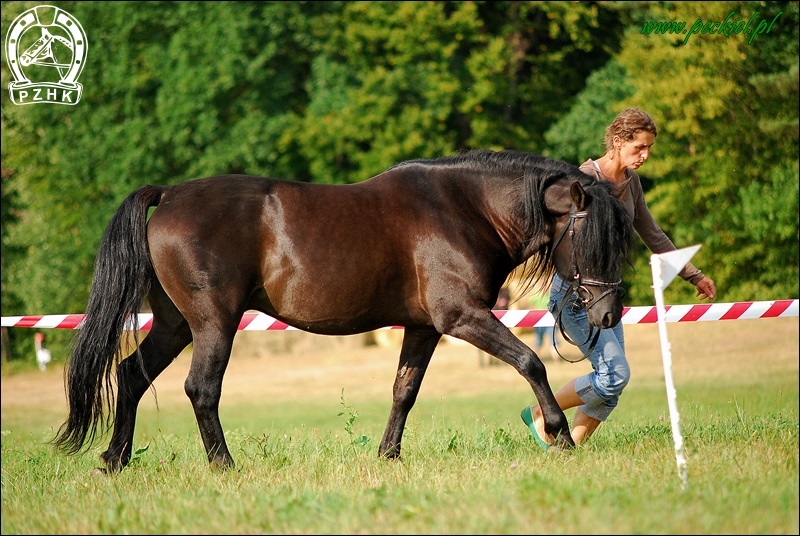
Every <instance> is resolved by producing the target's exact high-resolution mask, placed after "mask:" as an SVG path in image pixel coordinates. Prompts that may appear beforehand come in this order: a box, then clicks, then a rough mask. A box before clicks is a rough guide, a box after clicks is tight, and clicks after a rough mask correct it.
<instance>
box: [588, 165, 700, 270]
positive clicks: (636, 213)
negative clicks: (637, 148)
mask: <svg viewBox="0 0 800 536" xmlns="http://www.w3.org/2000/svg"><path fill="white" fill-rule="evenodd" d="M580 170H581V171H583V172H584V173H586V174H587V175H589V176H592V177H594V178H596V179H597V180H608V179H606V178H605V176H604V175H602V174H601V172H600V169H599V168H598V166H597V165H596V164H595V162H594V160H592V159H591V158H590V159H589V160H587V161H586V162H584V163H583V164H581V165H580ZM625 178H626V181H627V183H628V185H627V186H626V188H625V190H623V192H624V193H623V194H622V195H621V196H620V198H621V199H622V203H623V204H624V205H625V209H626V210H627V211H628V215H629V216H630V217H631V221H632V222H633V228H634V230H635V231H636V233H637V234H638V235H639V237H640V238H641V239H642V242H644V245H646V246H647V248H648V249H649V250H650V251H652V252H653V253H666V252H667V251H675V250H676V249H678V248H676V247H675V244H673V243H672V240H670V239H669V237H668V236H667V235H666V233H664V231H662V230H661V227H659V226H658V224H657V223H656V221H655V219H654V218H653V215H652V214H651V213H650V209H649V208H648V207H647V203H646V202H645V200H644V190H643V189H642V181H641V180H640V179H639V175H638V174H637V173H636V172H635V171H633V170H630V169H626V170H625ZM678 275H679V276H681V277H682V278H683V279H685V280H686V281H688V282H689V283H691V284H692V285H696V284H697V282H698V281H700V280H701V279H702V278H703V272H701V271H700V270H699V269H698V268H697V267H696V266H695V265H693V264H692V263H691V262H689V263H687V264H686V266H684V267H683V269H682V270H681V271H680V272H678Z"/></svg>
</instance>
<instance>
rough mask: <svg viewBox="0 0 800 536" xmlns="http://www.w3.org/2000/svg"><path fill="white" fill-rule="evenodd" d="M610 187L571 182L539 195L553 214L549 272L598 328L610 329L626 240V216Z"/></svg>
mask: <svg viewBox="0 0 800 536" xmlns="http://www.w3.org/2000/svg"><path fill="white" fill-rule="evenodd" d="M612 188H613V185H611V183H607V182H598V181H593V182H581V181H579V180H574V181H571V182H564V183H562V184H556V185H553V186H552V187H551V188H550V189H548V191H547V194H546V196H545V202H546V204H547V206H548V208H549V209H550V211H551V213H553V214H556V215H557V217H556V224H555V226H554V228H553V231H554V232H553V238H552V243H551V245H550V252H551V253H550V254H551V258H552V261H553V265H554V266H555V270H556V271H557V272H558V274H559V275H560V276H561V277H562V279H564V280H565V281H568V282H570V284H571V286H572V292H574V293H575V294H576V295H577V297H578V298H579V300H580V301H581V303H582V304H583V307H584V308H585V309H586V312H587V315H588V319H589V323H590V324H591V325H592V326H595V327H598V328H611V327H614V326H616V325H617V324H618V323H619V321H620V320H621V318H622V298H623V297H624V289H623V288H622V286H621V284H622V278H621V275H622V270H623V268H624V266H623V265H624V262H625V261H626V260H627V258H628V251H629V249H630V245H631V240H632V230H631V224H630V219H629V217H628V215H627V213H626V212H625V208H624V206H623V205H622V203H621V202H620V201H619V199H618V198H617V197H616V196H615V195H614V193H613V191H612ZM567 189H568V190H567ZM559 192H560V193H559Z"/></svg>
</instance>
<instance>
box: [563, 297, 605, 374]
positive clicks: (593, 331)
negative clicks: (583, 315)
mask: <svg viewBox="0 0 800 536" xmlns="http://www.w3.org/2000/svg"><path fill="white" fill-rule="evenodd" d="M575 288H576V287H575V286H574V285H570V289H569V291H567V293H566V294H565V295H564V299H563V300H561V306H560V307H559V308H558V313H557V314H556V318H555V319H556V322H555V323H554V324H553V335H552V337H551V338H552V340H553V349H554V350H555V351H556V353H557V354H558V357H560V358H561V359H563V360H564V361H566V362H567V363H580V362H581V361H583V360H584V359H586V358H587V357H589V354H591V353H592V351H593V350H594V347H595V346H596V345H597V339H598V338H599V337H600V330H599V329H596V328H595V327H594V326H591V325H590V326H589V334H588V335H587V336H586V340H585V341H583V342H582V343H580V344H578V343H576V342H575V341H574V340H572V338H571V337H570V336H569V335H567V332H566V331H564V326H563V325H562V323H561V314H562V312H563V311H564V307H565V306H566V305H567V302H568V301H569V297H570V295H572V294H575V293H576V291H575ZM571 307H578V303H574V304H573V305H571ZM573 310H574V309H573ZM574 312H577V311H574ZM556 326H558V329H559V331H561V336H562V337H564V340H565V341H567V342H568V343H570V344H571V345H573V346H577V347H580V346H581V345H584V344H586V343H587V342H589V340H590V339H591V341H592V343H591V344H590V345H589V348H588V350H586V353H584V354H583V356H581V357H580V358H579V359H575V360H572V359H567V358H566V357H564V356H563V355H562V354H561V352H559V351H558V346H557V345H556V342H555V341H556ZM592 334H594V336H592Z"/></svg>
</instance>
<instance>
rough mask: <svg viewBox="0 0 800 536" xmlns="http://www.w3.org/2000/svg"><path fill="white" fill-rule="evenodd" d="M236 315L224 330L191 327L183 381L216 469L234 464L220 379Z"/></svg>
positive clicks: (225, 366) (212, 326) (233, 334)
mask: <svg viewBox="0 0 800 536" xmlns="http://www.w3.org/2000/svg"><path fill="white" fill-rule="evenodd" d="M239 318H241V315H238V316H237V317H236V319H237V323H234V324H233V325H232V326H229V327H228V328H227V329H225V328H222V327H218V326H216V325H206V327H205V328H204V329H202V330H198V329H195V330H194V349H193V352H192V366H191V368H190V369H189V375H188V376H187V378H186V382H185V383H184V390H185V391H186V395H187V396H188V397H189V400H190V401H191V402H192V408H193V409H194V415H195V418H196V419H197V426H198V428H199V429H200V436H201V437H202V439H203V445H204V446H205V449H206V455H207V456H208V462H209V464H211V466H212V467H215V468H219V469H228V468H232V467H233V466H234V462H233V457H231V453H230V451H229V450H228V444H227V443H226V442H225V434H224V432H223V431H222V424H221V423H220V420H219V400H220V397H221V396H222V378H223V376H224V375H225V369H226V368H227V366H228V361H229V360H230V356H231V349H232V348H233V338H234V336H235V335H236V330H237V326H238V319H239Z"/></svg>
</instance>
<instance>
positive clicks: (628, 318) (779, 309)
mask: <svg viewBox="0 0 800 536" xmlns="http://www.w3.org/2000/svg"><path fill="white" fill-rule="evenodd" d="M665 309H666V319H665V320H666V321H667V322H703V321H709V320H746V319H753V318H781V317H789V316H798V300H776V301H757V302H736V303H709V304H698V305H667V306H666V307H665ZM494 314H495V316H497V318H499V319H500V321H501V322H502V323H503V324H504V325H506V326H507V327H510V328H530V327H549V326H552V325H553V315H552V314H550V312H549V311H547V310H544V309H518V310H517V309H510V310H507V311H505V310H503V311H494ZM83 317H84V315H82V314H71V315H43V316H4V317H2V327H4V328H35V329H46V328H55V329H79V328H80V324H81V322H82V321H83ZM657 320H658V313H657V311H656V307H655V306H652V307H651V306H645V307H625V308H623V310H622V323H623V324H655V323H656V322H657ZM152 324H153V315H152V314H149V313H141V314H139V326H140V329H144V330H149V329H150V328H151V327H152ZM132 327H133V326H132V324H131V323H128V325H127V326H126V329H132ZM395 328H401V329H402V327H401V326H394V327H387V328H383V329H395ZM286 330H297V328H295V327H292V326H290V325H288V324H286V323H284V322H281V321H280V320H276V319H275V318H272V317H271V316H267V315H265V314H264V313H256V312H247V313H245V314H244V315H243V316H242V320H241V321H240V322H239V331H286Z"/></svg>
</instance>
